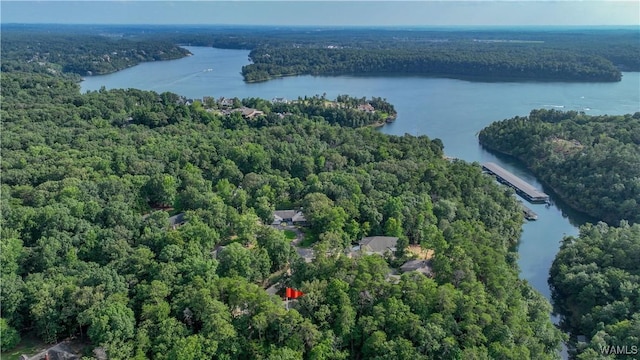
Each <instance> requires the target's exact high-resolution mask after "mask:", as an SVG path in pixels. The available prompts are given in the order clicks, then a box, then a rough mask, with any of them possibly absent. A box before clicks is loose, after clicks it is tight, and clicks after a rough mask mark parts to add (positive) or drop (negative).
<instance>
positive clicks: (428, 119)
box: [81, 47, 640, 298]
mask: <svg viewBox="0 0 640 360" xmlns="http://www.w3.org/2000/svg"><path fill="white" fill-rule="evenodd" d="M186 48H187V49H188V50H189V51H190V52H191V53H192V54H193V55H192V56H189V57H186V58H183V59H179V60H172V61H163V62H150V63H143V64H140V65H137V66H135V67H131V68H128V69H125V70H122V71H119V72H117V73H113V74H109V75H102V76H93V77H87V78H85V79H84V81H83V82H82V83H81V91H82V92H85V91H90V90H98V89H100V88H101V87H103V86H104V87H105V88H107V89H112V88H137V89H142V90H153V91H156V92H159V93H161V92H165V91H171V92H174V93H177V94H180V95H184V96H186V97H189V98H202V97H203V96H214V97H216V98H218V97H222V96H224V97H238V98H247V97H260V98H264V99H267V100H270V99H272V98H274V97H285V98H287V99H296V98H298V97H299V96H301V97H304V96H305V95H306V96H313V95H316V94H319V95H322V94H326V96H327V97H329V98H335V97H336V96H337V95H340V94H348V95H351V96H355V97H364V96H366V97H372V96H380V97H383V98H386V99H387V100H388V101H389V102H391V103H392V104H394V106H395V107H396V110H397V112H398V117H397V120H396V121H395V122H394V123H393V124H389V125H386V126H384V127H382V128H380V131H382V132H383V133H386V134H391V135H403V134H411V135H427V136H429V137H430V138H439V139H441V140H442V141H443V143H444V146H445V153H446V154H447V156H450V157H455V158H459V159H462V160H465V161H468V162H474V161H477V162H480V163H482V162H487V161H492V162H495V163H497V164H499V165H500V166H502V167H503V168H505V169H507V170H509V171H511V172H512V173H514V174H516V175H517V176H519V177H521V178H522V179H524V180H525V181H527V182H529V183H530V184H532V185H534V186H535V187H537V188H539V189H543V190H544V191H545V192H546V193H547V194H549V195H550V196H551V206H549V207H546V206H545V205H541V204H538V205H534V204H528V203H527V206H528V207H529V208H531V209H532V210H533V211H535V212H536V213H537V214H538V220H537V221H534V222H528V223H525V225H524V227H523V233H522V236H521V239H520V245H519V247H518V253H519V260H518V264H519V266H520V270H521V278H523V279H526V280H527V281H529V282H530V283H531V284H532V285H533V286H534V287H535V288H536V289H537V290H538V291H539V292H540V293H542V294H543V295H544V296H545V297H547V298H549V297H550V293H549V287H548V285H547V278H548V272H549V268H550V267H551V263H552V261H553V259H554V257H555V254H556V253H557V251H558V248H559V246H560V240H561V239H562V237H563V236H565V235H576V234H577V232H578V228H577V227H578V226H579V225H581V224H583V223H584V222H587V221H593V220H592V219H588V218H587V217H585V216H583V215H580V214H578V213H577V212H575V211H572V210H571V209H569V208H568V207H567V206H566V205H565V204H564V203H563V202H562V201H561V200H559V199H558V198H557V196H556V195H555V194H554V193H553V191H552V190H551V189H548V188H546V187H544V186H543V185H542V184H540V183H539V182H538V181H537V180H536V178H535V177H534V176H533V175H532V174H531V173H530V172H529V171H528V170H527V169H526V168H524V167H523V166H522V164H520V163H518V162H517V161H516V160H514V159H511V158H508V157H504V156H499V155H495V154H492V153H489V152H487V151H485V150H484V149H483V148H482V147H481V146H480V145H479V144H478V140H477V138H476V134H477V133H478V132H479V131H480V130H481V129H482V128H483V127H485V126H487V125H489V124H490V123H491V122H493V121H496V120H502V119H506V118H511V117H514V116H516V115H518V116H526V115H527V114H529V112H530V111H531V110H532V109H536V108H557V109H561V110H576V111H584V112H585V113H587V114H589V115H602V114H625V113H634V112H636V111H640V73H628V72H626V73H623V78H622V81H621V82H616V83H563V82H533V81H530V82H502V83H497V82H470V81H464V80H456V79H443V78H430V77H419V76H402V77H397V76H393V77H390V76H379V77H369V76H367V77H363V76H336V77H322V76H296V77H287V78H281V79H275V80H270V81H267V82H262V83H251V84H247V83H245V82H244V81H243V80H242V76H241V75H240V69H241V67H242V66H243V65H245V64H248V63H249V60H248V55H249V51H246V50H223V49H214V48H203V47H186Z"/></svg>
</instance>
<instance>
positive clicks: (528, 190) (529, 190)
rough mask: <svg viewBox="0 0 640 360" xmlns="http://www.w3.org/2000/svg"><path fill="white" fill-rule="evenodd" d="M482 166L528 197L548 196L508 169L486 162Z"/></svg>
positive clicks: (544, 197) (543, 197) (542, 197)
mask: <svg viewBox="0 0 640 360" xmlns="http://www.w3.org/2000/svg"><path fill="white" fill-rule="evenodd" d="M482 167H483V168H485V169H486V170H488V171H490V172H491V173H493V174H494V175H496V176H498V177H500V178H502V180H504V181H506V182H508V183H509V184H511V185H512V186H514V187H516V188H517V189H518V190H520V191H522V192H523V193H525V194H526V195H527V196H528V197H529V198H530V199H548V198H549V195H547V194H545V193H543V192H542V191H540V190H538V189H536V188H535V187H533V186H532V185H531V184H529V183H528V182H526V181H524V180H522V179H520V178H519V177H517V176H515V175H513V174H512V173H510V172H509V171H507V170H505V169H503V168H502V167H501V166H499V165H498V164H495V163H492V162H487V163H484V164H482Z"/></svg>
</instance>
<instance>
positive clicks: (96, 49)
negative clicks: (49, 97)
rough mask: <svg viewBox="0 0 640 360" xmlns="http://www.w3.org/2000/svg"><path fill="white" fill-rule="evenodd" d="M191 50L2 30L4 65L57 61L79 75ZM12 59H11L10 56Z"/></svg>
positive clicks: (156, 43) (7, 67)
mask: <svg viewBox="0 0 640 360" xmlns="http://www.w3.org/2000/svg"><path fill="white" fill-rule="evenodd" d="M188 54H189V51H187V50H186V49H184V48H181V47H179V46H177V45H175V44H173V43H171V42H167V41H159V40H152V39H145V40H144V41H140V40H137V41H136V40H130V39H122V38H116V37H107V36H101V35H99V34H90V33H89V34H83V33H53V34H49V33H44V32H35V33H34V32H25V31H8V32H5V31H4V28H3V32H2V58H3V61H2V69H3V71H8V70H13V69H15V68H20V69H26V68H25V66H26V67H29V64H31V63H35V64H41V65H44V64H56V65H58V67H57V68H58V70H61V71H63V72H65V73H75V74H79V75H92V74H93V75H98V74H108V73H112V72H115V71H118V70H122V69H125V68H128V67H131V66H134V65H137V64H139V63H141V62H146V61H157V60H171V59H178V58H181V57H184V56H186V55H188ZM7 59H9V60H7Z"/></svg>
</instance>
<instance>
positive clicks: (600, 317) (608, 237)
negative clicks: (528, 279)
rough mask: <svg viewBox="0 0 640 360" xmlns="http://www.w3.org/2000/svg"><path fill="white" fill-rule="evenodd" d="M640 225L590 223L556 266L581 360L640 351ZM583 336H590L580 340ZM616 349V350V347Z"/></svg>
mask: <svg viewBox="0 0 640 360" xmlns="http://www.w3.org/2000/svg"><path fill="white" fill-rule="evenodd" d="M638 259H640V225H638V224H634V225H633V226H629V225H628V223H626V222H622V224H621V225H620V227H610V226H607V225H606V224H605V223H598V224H597V225H592V224H587V225H585V226H583V227H581V228H580V235H579V237H577V238H574V237H567V238H565V239H564V240H563V242H562V246H561V248H560V252H559V253H558V255H557V256H556V259H555V261H554V262H553V265H552V267H551V272H550V278H549V284H550V285H551V290H552V298H553V302H554V310H555V311H556V312H557V313H559V314H561V315H562V321H561V325H562V327H563V328H564V329H565V330H566V331H569V332H570V333H571V334H572V339H571V342H570V345H571V346H570V349H572V356H576V358H578V359H584V360H586V359H601V358H602V356H603V354H610V355H613V354H615V355H617V356H614V358H617V359H629V358H630V357H633V356H634V355H635V356H637V355H638V353H639V351H640V262H638ZM578 336H584V337H585V339H580V340H581V341H579V340H578ZM611 347H614V348H611Z"/></svg>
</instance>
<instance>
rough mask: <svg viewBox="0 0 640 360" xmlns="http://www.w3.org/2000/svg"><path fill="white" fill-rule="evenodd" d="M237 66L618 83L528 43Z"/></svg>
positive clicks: (268, 71)
mask: <svg viewBox="0 0 640 360" xmlns="http://www.w3.org/2000/svg"><path fill="white" fill-rule="evenodd" d="M249 57H250V58H251V60H252V61H253V64H249V65H245V66H243V67H242V75H243V76H244V78H245V80H246V81H249V82H253V81H264V80H268V79H271V78H274V77H281V76H291V75H301V74H312V75H345V74H347V75H349V74H369V75H376V74H385V75H387V74H411V75H416V74H417V75H429V76H445V77H453V78H463V79H488V80H491V81H504V80H507V81H508V80H526V79H534V80H566V81H620V79H621V74H620V70H618V69H617V68H616V67H615V66H614V64H613V63H612V62H611V61H609V60H607V59H605V58H603V57H601V56H594V55H585V54H580V53H574V52H570V51H565V50H555V49H546V48H543V47H540V46H535V45H533V44H526V45H522V44H519V45H513V44H505V43H485V42H473V41H467V42H460V43H456V44H450V43H449V42H445V43H437V42H436V43H434V44H433V45H431V46H429V47H422V48H418V49H415V48H402V49H395V48H389V49H369V48H364V49H362V48H356V49H351V48H333V47H330V48H301V47H278V48H274V47H261V48H258V49H255V50H253V51H251V53H250V55H249Z"/></svg>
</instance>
